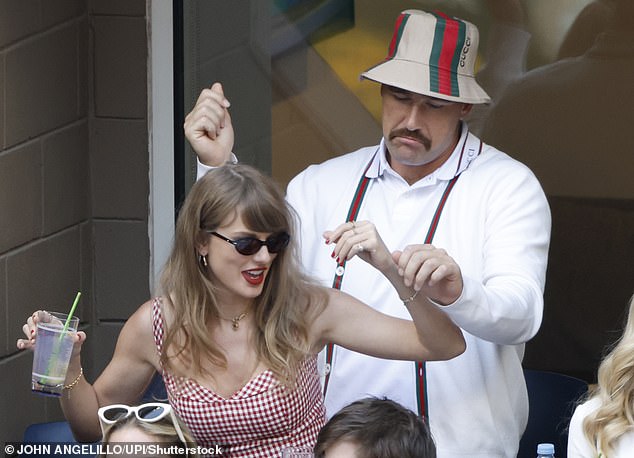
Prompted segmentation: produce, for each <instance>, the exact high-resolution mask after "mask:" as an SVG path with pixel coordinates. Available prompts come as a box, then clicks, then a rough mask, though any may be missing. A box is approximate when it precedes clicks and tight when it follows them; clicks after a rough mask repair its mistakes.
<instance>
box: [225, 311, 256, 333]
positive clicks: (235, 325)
mask: <svg viewBox="0 0 634 458" xmlns="http://www.w3.org/2000/svg"><path fill="white" fill-rule="evenodd" d="M248 314H249V311H248V310H247V311H246V312H242V313H241V314H240V315H236V316H234V317H233V318H225V317H223V316H221V317H220V319H221V320H225V321H231V327H232V328H233V330H234V331H237V330H238V328H240V320H241V319H243V318H244V317H245V316H247V315H248ZM219 316H220V315H219Z"/></svg>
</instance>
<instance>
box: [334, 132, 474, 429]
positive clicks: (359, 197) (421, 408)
mask: <svg viewBox="0 0 634 458" xmlns="http://www.w3.org/2000/svg"><path fill="white" fill-rule="evenodd" d="M466 144H467V141H466V140H465V144H464V145H463V148H462V153H464V149H465V146H466ZM479 146H480V148H479V150H478V154H480V151H481V150H482V142H480V145H479ZM462 153H461V157H460V161H459V164H460V162H461V161H462ZM375 156H376V154H375V155H374V156H373V157H372V159H370V162H369V163H368V165H367V167H366V168H365V170H364V171H363V174H362V175H361V179H360V180H359V184H358V185H357V189H356V191H355V193H354V196H353V198H352V202H351V203H350V209H349V210H348V215H347V216H346V222H350V221H356V219H357V215H358V214H359V210H360V209H361V204H362V203H363V198H364V197H365V193H366V191H367V189H368V186H369V184H370V178H368V177H367V176H366V173H367V171H368V170H369V168H370V166H371V165H372V162H373V161H374V157H375ZM459 177H460V173H458V174H457V175H456V176H454V177H453V178H452V179H451V180H449V182H448V183H447V186H446V187H445V190H444V191H443V193H442V196H441V197H440V201H439V202H438V206H437V207H436V211H435V212H434V217H433V218H432V220H431V224H430V225H429V229H428V230H427V235H426V236H425V243H426V244H430V243H431V242H432V240H433V239H434V234H435V233H436V228H437V227H438V222H439V221H440V215H441V214H442V211H443V209H444V208H445V203H446V202H447V199H448V197H449V194H450V193H451V190H452V189H453V188H454V186H455V185H456V182H457V181H458V178H459ZM345 266H346V261H345V260H343V261H342V262H341V263H340V264H339V265H338V266H337V269H336V271H335V277H334V279H333V282H332V287H333V288H335V289H341V284H342V282H343V276H344V274H345ZM333 354H334V344H332V343H329V344H328V345H327V346H326V371H325V377H324V396H326V391H327V390H328V381H329V380H330V374H331V372H332V370H333V368H332V358H333ZM414 364H415V365H416V373H417V375H418V376H417V377H416V399H417V403H418V414H419V415H424V416H425V417H426V418H427V416H428V412H427V382H426V380H427V372H426V366H425V362H424V361H415V363H414Z"/></svg>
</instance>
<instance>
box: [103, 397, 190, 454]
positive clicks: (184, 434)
mask: <svg viewBox="0 0 634 458" xmlns="http://www.w3.org/2000/svg"><path fill="white" fill-rule="evenodd" d="M98 415H99V422H100V423H101V429H102V431H103V440H102V443H101V452H102V454H101V455H100V456H101V457H102V458H105V457H106V456H113V455H126V456H128V455H140V456H159V457H166V458H169V457H176V456H189V457H192V458H196V457H197V456H198V449H197V448H196V443H195V442H194V439H193V437H192V436H191V433H190V432H189V431H188V430H187V428H186V426H185V425H184V424H183V423H181V421H180V420H179V419H178V418H177V417H176V415H175V414H174V412H173V411H172V406H170V405H169V404H164V403H158V402H152V403H148V404H142V405H140V406H134V407H131V406H127V405H123V404H113V405H109V406H105V407H101V408H100V409H99V412H98Z"/></svg>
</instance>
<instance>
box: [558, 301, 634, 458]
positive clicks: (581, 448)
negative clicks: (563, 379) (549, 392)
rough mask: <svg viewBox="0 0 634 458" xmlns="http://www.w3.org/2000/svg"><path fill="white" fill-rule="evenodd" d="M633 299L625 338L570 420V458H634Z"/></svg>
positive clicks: (601, 367) (603, 362)
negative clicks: (595, 384) (632, 457)
mask: <svg viewBox="0 0 634 458" xmlns="http://www.w3.org/2000/svg"><path fill="white" fill-rule="evenodd" d="M633 401H634V296H632V298H631V299H630V307H629V311H628V319H627V323H626V325H625V330H624V331H623V335H622V336H621V338H620V339H619V341H618V342H617V344H616V346H615V347H614V348H613V349H612V351H610V353H608V355H607V356H606V357H605V358H604V359H603V361H602V362H601V365H600V366H599V374H598V383H597V386H596V389H594V390H593V391H592V392H591V393H590V395H589V397H588V399H587V400H586V401H585V402H584V403H583V404H581V405H579V406H577V408H576V409H575V412H574V414H573V416H572V419H571V420H570V428H569V432H568V458H597V457H602V458H629V457H631V456H634V402H633Z"/></svg>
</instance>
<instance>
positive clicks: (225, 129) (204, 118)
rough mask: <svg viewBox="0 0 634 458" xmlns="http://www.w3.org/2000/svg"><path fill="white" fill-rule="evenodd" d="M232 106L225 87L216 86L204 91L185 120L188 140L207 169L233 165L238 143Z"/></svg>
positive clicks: (217, 84) (184, 126)
mask: <svg viewBox="0 0 634 458" xmlns="http://www.w3.org/2000/svg"><path fill="white" fill-rule="evenodd" d="M229 106H230V103H229V101H228V100H227V99H226V98H225V95H224V92H223V90H222V85H221V84H220V83H214V84H213V85H212V86H211V88H208V89H203V90H202V92H201V93H200V96H199V97H198V100H197V101H196V105H195V106H194V108H192V111H190V112H189V114H188V115H187V117H186V118H185V124H184V125H183V128H184V130H185V137H187V140H188V141H189V143H190V145H191V146H192V148H193V149H194V152H195V153H196V155H197V156H198V160H199V161H200V162H202V163H203V164H205V165H208V166H213V167H219V166H221V165H223V164H225V163H226V162H228V161H229V158H230V156H231V150H232V149H233V142H234V132H233V125H232V124H231V115H229V111H228V110H227V109H228V108H229Z"/></svg>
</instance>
